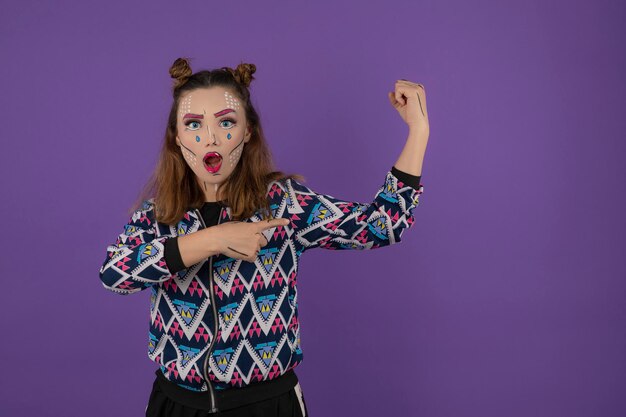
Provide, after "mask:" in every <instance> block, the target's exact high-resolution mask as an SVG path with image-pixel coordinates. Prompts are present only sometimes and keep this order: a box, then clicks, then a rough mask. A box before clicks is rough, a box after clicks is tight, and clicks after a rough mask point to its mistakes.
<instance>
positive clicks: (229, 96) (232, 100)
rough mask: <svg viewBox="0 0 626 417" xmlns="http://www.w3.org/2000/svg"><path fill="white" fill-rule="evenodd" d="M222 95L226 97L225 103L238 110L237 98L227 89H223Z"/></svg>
mask: <svg viewBox="0 0 626 417" xmlns="http://www.w3.org/2000/svg"><path fill="white" fill-rule="evenodd" d="M224 97H225V98H226V105H228V106H232V107H234V109H235V110H239V100H237V99H236V98H235V97H234V96H233V95H232V94H230V93H229V92H228V91H224Z"/></svg>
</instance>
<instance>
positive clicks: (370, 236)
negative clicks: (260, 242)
mask: <svg viewBox="0 0 626 417" xmlns="http://www.w3.org/2000/svg"><path fill="white" fill-rule="evenodd" d="M399 177H401V178H404V179H407V178H409V177H412V178H411V180H413V181H410V180H408V181H409V182H412V183H413V186H409V185H407V184H405V183H404V182H402V180H400V179H399ZM415 178H417V182H416V181H415ZM419 178H420V177H417V176H410V175H408V174H406V173H404V172H402V171H399V170H397V169H396V168H395V167H392V169H391V170H390V171H388V172H387V174H386V177H385V179H384V183H383V184H382V186H381V187H380V188H379V189H378V192H377V193H376V195H375V197H374V200H373V201H372V202H371V203H368V204H362V203H358V202H350V201H341V200H339V199H336V198H334V197H333V196H330V195H324V194H318V193H316V192H314V191H312V190H311V189H310V188H308V187H307V186H305V185H303V184H301V183H299V182H298V181H296V180H292V179H286V180H280V181H278V180H277V181H274V182H272V183H271V184H269V186H268V191H267V198H268V199H269V200H270V208H271V210H272V213H273V215H274V216H275V217H278V218H280V217H282V218H287V219H290V220H291V223H290V224H289V225H287V226H278V227H275V228H272V229H267V230H266V231H265V232H263V233H264V236H265V238H266V239H267V241H268V244H267V245H266V246H263V247H261V250H260V252H259V254H258V257H257V259H256V261H255V262H248V261H243V260H241V259H234V258H231V257H228V256H225V255H223V254H218V255H214V256H211V257H209V258H207V259H206V260H203V261H201V262H199V263H197V264H194V265H192V266H190V267H188V268H187V269H183V270H181V271H178V272H176V273H172V272H170V270H169V269H168V266H167V263H166V261H165V256H164V245H165V242H166V240H167V239H170V238H172V237H175V236H182V235H188V234H190V233H194V232H196V231H198V230H199V229H202V228H204V227H205V226H204V222H203V220H202V217H201V216H200V212H199V211H198V210H197V209H190V210H188V211H187V212H186V213H185V215H184V216H183V218H182V219H181V220H180V221H179V222H178V223H177V224H176V225H166V224H160V223H158V222H156V221H155V216H154V199H149V200H146V201H144V203H143V206H142V207H141V208H140V209H139V210H137V211H135V212H134V213H133V215H132V216H131V218H130V220H129V222H128V223H127V224H126V225H125V226H124V230H123V232H122V233H121V234H120V235H119V236H118V237H117V240H116V241H115V243H114V244H111V245H109V246H108V247H107V255H106V258H105V260H104V263H103V265H102V267H101V268H100V279H101V281H102V284H103V286H104V287H105V288H106V289H108V290H111V291H113V292H115V293H117V294H133V293H136V292H139V291H142V290H144V289H148V288H149V289H150V291H151V296H150V327H149V333H148V356H149V358H150V359H151V360H153V361H154V362H156V363H158V364H159V366H160V368H161V370H162V372H163V374H164V375H165V376H166V377H167V378H168V379H169V380H170V381H172V382H174V383H176V384H178V385H179V386H181V387H184V388H187V389H190V390H195V391H207V390H211V393H212V394H213V393H214V390H222V389H229V388H234V387H244V386H247V385H248V384H252V383H255V382H259V381H265V380H271V379H274V378H276V377H278V376H280V375H282V374H284V373H285V372H287V371H288V370H289V369H292V368H295V367H296V366H297V365H298V364H299V363H300V362H302V358H303V355H302V350H301V349H300V326H299V322H298V291H297V287H296V283H297V279H296V277H297V274H298V260H299V258H300V256H301V255H302V253H304V252H305V251H306V250H308V249H312V248H318V247H319V248H325V249H333V250H344V249H375V248H381V247H385V246H389V245H392V244H395V243H398V242H400V241H401V237H402V234H403V232H404V231H405V230H406V229H408V228H410V227H411V226H412V225H413V222H414V216H413V215H412V211H413V209H414V208H415V207H416V206H417V205H418V197H419V195H420V194H421V193H422V192H423V188H424V187H423V186H422V185H421V184H419ZM416 184H419V185H416ZM261 220H263V218H262V216H261V215H260V212H257V214H255V215H254V216H252V217H250V218H248V219H245V220H243V221H246V222H258V221H261ZM228 221H231V211H230V207H222V208H221V212H220V220H219V222H220V223H224V222H228ZM209 271H211V275H209ZM205 375H208V378H209V379H210V381H211V382H212V383H211V384H209V385H208V386H207V384H206V379H205Z"/></svg>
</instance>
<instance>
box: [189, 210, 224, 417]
mask: <svg viewBox="0 0 626 417" xmlns="http://www.w3.org/2000/svg"><path fill="white" fill-rule="evenodd" d="M222 210H223V207H222V206H220V214H219V218H218V219H217V224H220V222H221V221H222ZM195 211H196V214H197V215H198V219H200V223H201V224H202V227H203V228H205V229H206V224H205V223H204V219H203V218H202V214H201V213H200V210H198V209H195ZM209 294H210V296H211V307H212V309H213V323H214V324H215V330H214V331H213V338H212V339H211V344H210V345H209V349H208V351H207V354H206V357H205V358H204V364H203V366H202V370H203V371H204V380H205V381H206V384H207V387H208V388H209V393H210V394H211V410H210V411H209V413H217V412H218V411H219V410H218V408H217V403H216V401H215V393H214V392H213V386H212V385H211V381H210V380H209V358H210V357H211V349H212V348H213V345H214V344H215V338H216V337H217V331H218V327H219V321H218V319H217V307H216V306H215V295H214V294H213V255H211V256H209Z"/></svg>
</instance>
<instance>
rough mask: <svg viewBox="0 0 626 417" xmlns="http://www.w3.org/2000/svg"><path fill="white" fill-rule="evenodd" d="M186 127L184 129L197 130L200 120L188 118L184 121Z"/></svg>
mask: <svg viewBox="0 0 626 417" xmlns="http://www.w3.org/2000/svg"><path fill="white" fill-rule="evenodd" d="M185 126H187V128H186V129H185V130H198V129H200V122H199V121H197V120H189V121H186V122H185Z"/></svg>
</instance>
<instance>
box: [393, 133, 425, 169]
mask: <svg viewBox="0 0 626 417" xmlns="http://www.w3.org/2000/svg"><path fill="white" fill-rule="evenodd" d="M427 144H428V134H426V133H424V132H422V131H418V130H414V129H411V130H409V136H408V138H407V140H406V143H405V144H404V148H403V149H402V153H400V156H399V157H398V160H397V161H396V163H395V164H394V166H395V167H396V168H397V169H399V170H401V171H404V172H406V173H408V174H411V175H422V162H423V161H424V154H425V153H426V145H427Z"/></svg>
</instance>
